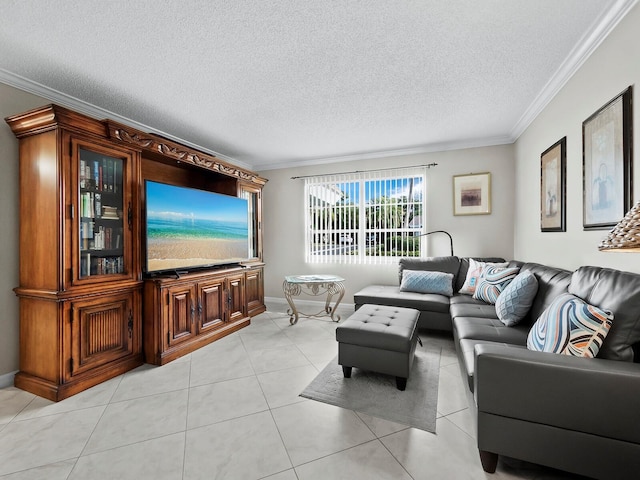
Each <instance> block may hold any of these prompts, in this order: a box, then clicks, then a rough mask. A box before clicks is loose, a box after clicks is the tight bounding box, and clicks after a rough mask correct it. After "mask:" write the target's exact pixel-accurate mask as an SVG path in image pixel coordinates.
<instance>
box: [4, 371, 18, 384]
mask: <svg viewBox="0 0 640 480" xmlns="http://www.w3.org/2000/svg"><path fill="white" fill-rule="evenodd" d="M16 373H18V371H17V370H16V371H15V372H9V373H5V374H4V375H0V388H7V387H13V377H15V376H16Z"/></svg>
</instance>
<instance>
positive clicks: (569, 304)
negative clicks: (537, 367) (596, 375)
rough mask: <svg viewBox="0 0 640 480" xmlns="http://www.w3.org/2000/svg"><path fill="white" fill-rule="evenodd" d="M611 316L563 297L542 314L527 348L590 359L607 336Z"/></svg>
mask: <svg viewBox="0 0 640 480" xmlns="http://www.w3.org/2000/svg"><path fill="white" fill-rule="evenodd" d="M612 322H613V314H612V313H611V312H607V311H605V310H602V309H600V308H598V307H594V306H593V305H589V304H588V303H587V302H585V301H584V300H582V299H580V298H578V297H576V296H574V295H571V294H570V293H563V294H562V295H560V296H559V297H558V298H556V299H555V300H554V301H553V302H552V303H551V305H549V306H548V307H547V309H546V310H545V311H544V312H542V314H541V315H540V318H538V320H536V323H534V325H533V327H532V328H531V330H530V331H529V336H528V337H527V348H528V349H529V350H535V351H537V352H552V353H560V354H563V355H574V356H576V357H588V358H593V357H595V356H596V355H597V354H598V351H600V347H601V346H602V342H604V339H605V338H606V336H607V334H608V333H609V329H610V328H611V323H612Z"/></svg>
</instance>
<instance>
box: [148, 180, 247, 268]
mask: <svg viewBox="0 0 640 480" xmlns="http://www.w3.org/2000/svg"><path fill="white" fill-rule="evenodd" d="M146 202H147V225H146V227H147V228H146V233H147V271H149V272H153V271H159V270H174V269H186V268H189V267H200V266H206V265H219V264H223V263H234V262H240V261H243V260H246V259H247V257H248V252H249V244H248V232H249V225H248V213H247V201H246V200H244V199H242V198H238V197H231V196H227V195H221V194H213V193H211V192H205V191H201V190H195V189H189V188H181V187H174V186H172V185H164V184H160V183H155V182H148V183H147V189H146Z"/></svg>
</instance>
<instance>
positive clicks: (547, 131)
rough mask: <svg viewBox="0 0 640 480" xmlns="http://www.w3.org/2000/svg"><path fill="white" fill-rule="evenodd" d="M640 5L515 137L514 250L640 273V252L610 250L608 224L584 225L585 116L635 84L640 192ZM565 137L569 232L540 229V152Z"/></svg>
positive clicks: (544, 259) (639, 184)
mask: <svg viewBox="0 0 640 480" xmlns="http://www.w3.org/2000/svg"><path fill="white" fill-rule="evenodd" d="M639 46H640V5H637V6H635V7H634V9H633V10H632V11H630V12H629V13H628V14H627V15H626V17H625V18H624V19H623V20H622V21H621V22H620V24H619V25H618V26H617V27H616V29H615V30H614V31H613V32H612V33H611V34H610V35H609V36H608V37H607V38H606V39H605V41H604V42H603V43H602V44H601V45H600V47H599V48H598V49H597V50H596V51H595V52H594V53H593V54H592V55H591V57H590V58H589V59H588V60H587V61H586V62H585V64H584V65H583V66H582V67H581V68H580V69H579V70H578V72H577V73H576V74H575V75H574V76H573V77H572V79H571V80H570V81H569V82H568V83H567V84H566V85H565V86H564V88H563V89H562V90H561V91H560V92H559V94H558V95H556V97H555V98H554V99H553V100H552V101H551V102H550V104H549V105H548V106H547V107H546V108H545V110H544V111H543V112H542V113H541V114H540V115H539V116H538V117H537V118H536V120H535V121H534V122H532V124H531V125H530V126H529V128H527V130H526V131H525V132H524V133H523V134H522V135H521V136H520V138H519V139H518V141H517V142H516V144H515V156H516V187H517V188H516V215H515V219H516V223H515V232H516V233H515V246H514V250H515V256H516V257H517V258H519V259H524V260H527V261H536V262H540V263H544V264H549V265H555V266H558V267H564V268H567V269H570V270H573V269H575V268H577V267H579V266H580V265H599V266H604V267H611V268H617V269H622V270H627V271H632V272H636V273H640V255H638V254H633V253H605V252H599V251H598V248H597V246H598V244H599V243H600V241H601V240H602V239H603V238H605V237H606V234H607V233H608V232H607V230H599V231H583V228H582V122H583V121H584V120H585V119H587V118H588V117H589V116H590V115H591V114H593V113H594V112H595V111H596V110H598V109H599V108H600V107H601V106H603V105H605V104H606V103H607V102H608V101H609V100H611V99H612V98H614V97H615V96H617V95H618V94H619V93H620V92H622V91H623V90H625V89H626V88H627V87H628V86H629V85H633V89H634V91H633V97H634V99H633V100H634V103H635V105H634V107H633V117H634V118H633V123H634V125H635V126H636V127H635V132H634V136H635V138H634V142H633V150H634V152H635V158H636V159H635V161H634V164H633V170H634V175H633V177H634V179H633V180H634V182H633V183H634V185H635V188H634V191H635V195H634V199H635V201H637V200H638V199H640V160H639V159H638V157H639V156H640V148H639V147H640V133H638V132H639V130H638V126H640V114H639V113H638V111H639V109H638V104H639V101H640V90H638V88H637V87H638V84H639V81H640V50H639ZM564 136H566V137H567V231H566V232H558V233H555V232H554V233H542V232H540V207H539V205H540V154H541V153H542V152H544V151H545V150H546V149H547V148H548V147H550V146H551V145H553V144H554V143H555V142H556V141H558V140H560V139H561V138H562V137H564Z"/></svg>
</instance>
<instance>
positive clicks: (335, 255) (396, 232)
mask: <svg viewBox="0 0 640 480" xmlns="http://www.w3.org/2000/svg"><path fill="white" fill-rule="evenodd" d="M410 179H413V181H411V180H410ZM416 179H417V180H416ZM347 185H348V188H346V186H347ZM366 185H370V186H373V187H375V190H372V191H370V192H369V193H367V192H365V186H366ZM409 185H411V188H410V190H411V192H412V195H411V198H408V196H406V195H405V196H404V197H403V195H402V194H403V193H406V192H405V188H406V187H407V186H409ZM304 197H305V205H304V215H305V260H306V262H307V263H357V264H390V263H397V261H398V258H400V257H406V256H410V255H416V256H417V255H420V256H424V254H425V253H426V241H425V242H423V241H421V239H422V238H420V239H412V240H409V239H408V237H417V236H419V235H421V234H423V233H425V231H426V230H425V223H426V222H425V220H426V219H425V213H426V167H424V166H422V167H409V168H398V169H385V170H376V171H368V172H351V173H345V174H336V175H322V176H315V177H306V178H305V186H304ZM383 197H384V198H386V202H387V203H386V206H385V205H384V204H382V203H380V202H379V201H380V200H381V199H382V198H383ZM405 197H406V198H405ZM375 201H378V203H375ZM374 207H377V209H375V208H374ZM372 209H373V211H372ZM408 210H409V211H412V212H416V211H418V212H419V214H420V215H419V217H415V216H414V217H413V220H416V219H417V218H419V219H421V221H420V222H418V224H415V223H411V224H410V223H409V215H415V213H411V214H407V213H406V212H407V211H408ZM312 211H315V212H317V214H316V215H312ZM376 211H377V212H378V216H375V213H376ZM367 212H369V213H370V214H371V215H374V216H375V217H374V220H373V221H374V223H375V224H376V225H375V226H374V225H369V227H367V219H366V214H367ZM380 212H383V213H384V214H385V215H384V217H385V218H386V216H389V217H390V218H391V217H393V216H394V215H395V220H393V219H386V220H383V219H382V215H380ZM399 212H404V214H403V216H402V217H400V216H398V214H399ZM341 215H342V218H341V220H340V221H336V220H335V219H336V218H339V217H340V216H341ZM405 215H406V217H405ZM329 217H331V218H333V219H334V220H333V221H330V220H329ZM394 222H396V223H394ZM398 222H401V223H402V225H399V224H398ZM399 236H400V237H406V238H407V240H406V241H403V240H400V241H398V237H399ZM381 242H384V246H381V245H380V243H381ZM414 242H417V243H418V245H419V246H418V253H416V252H415V251H414V250H413V249H411V251H409V245H410V244H414ZM379 248H383V249H384V250H385V251H386V250H388V249H391V250H393V252H394V254H393V255H387V254H384V255H381V254H379V253H375V252H378V249H379ZM371 252H374V253H373V254H372V253H371Z"/></svg>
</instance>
